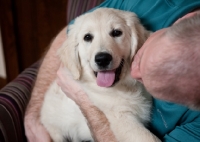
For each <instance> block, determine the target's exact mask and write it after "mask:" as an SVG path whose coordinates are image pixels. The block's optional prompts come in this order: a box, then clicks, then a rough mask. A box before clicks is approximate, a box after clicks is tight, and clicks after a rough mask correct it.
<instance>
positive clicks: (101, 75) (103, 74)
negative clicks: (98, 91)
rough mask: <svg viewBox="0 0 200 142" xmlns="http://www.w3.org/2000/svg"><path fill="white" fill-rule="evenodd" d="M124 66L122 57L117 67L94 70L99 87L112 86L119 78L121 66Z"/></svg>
mask: <svg viewBox="0 0 200 142" xmlns="http://www.w3.org/2000/svg"><path fill="white" fill-rule="evenodd" d="M123 66H124V59H122V60H121V62H120V64H119V67H118V68H116V69H114V70H101V71H99V72H94V74H95V76H96V77H97V80H96V82H97V85H98V86H100V87H112V86H113V85H115V84H116V83H117V82H118V81H119V80H120V75H121V71H122V68H123Z"/></svg>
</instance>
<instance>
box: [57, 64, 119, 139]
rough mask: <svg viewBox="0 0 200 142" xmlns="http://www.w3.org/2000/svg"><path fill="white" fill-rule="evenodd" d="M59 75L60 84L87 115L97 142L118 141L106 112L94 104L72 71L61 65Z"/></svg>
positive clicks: (58, 81)
mask: <svg viewBox="0 0 200 142" xmlns="http://www.w3.org/2000/svg"><path fill="white" fill-rule="evenodd" d="M57 75H58V78H57V83H58V85H59V86H61V88H62V90H63V92H64V93H65V94H66V95H67V96H68V97H69V98H71V99H72V100H74V102H76V104H77V105H78V106H79V108H80V109H81V111H82V113H83V115H84V116H85V117H86V119H87V122H88V126H89V128H90V131H91V133H92V135H93V138H94V140H95V141H96V142H117V140H116V138H115V136H114V134H113V132H112V130H111V128H110V123H109V121H108V119H107V118H106V116H105V114H104V113H103V112H102V111H101V110H99V109H98V108H97V107H96V106H94V105H93V103H92V102H91V101H90V100H89V98H88V96H87V94H86V93H85V92H84V90H83V89H82V88H81V86H80V85H79V83H78V82H76V81H75V80H74V79H73V77H72V75H71V73H70V72H69V71H68V70H67V69H66V68H65V67H63V66H62V65H61V67H60V69H59V70H58V72H57Z"/></svg>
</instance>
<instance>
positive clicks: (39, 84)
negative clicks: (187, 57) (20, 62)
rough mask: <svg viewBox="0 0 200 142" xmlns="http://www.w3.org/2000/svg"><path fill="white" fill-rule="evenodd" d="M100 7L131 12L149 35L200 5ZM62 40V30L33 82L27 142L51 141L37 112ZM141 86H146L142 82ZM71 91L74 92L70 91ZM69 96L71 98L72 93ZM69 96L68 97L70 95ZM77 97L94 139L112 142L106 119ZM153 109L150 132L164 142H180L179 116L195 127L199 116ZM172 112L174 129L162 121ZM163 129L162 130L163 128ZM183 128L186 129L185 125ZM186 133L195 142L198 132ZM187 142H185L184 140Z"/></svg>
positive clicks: (109, 1) (114, 2) (111, 1)
mask: <svg viewBox="0 0 200 142" xmlns="http://www.w3.org/2000/svg"><path fill="white" fill-rule="evenodd" d="M102 6H103V7H112V8H118V9H121V10H130V11H133V12H135V13H136V14H137V15H138V16H139V18H141V21H142V23H143V24H144V25H145V26H146V28H148V29H149V30H152V31H156V30H158V29H161V28H165V27H168V26H170V25H171V24H172V23H173V22H175V20H176V19H178V18H179V17H181V16H183V15H185V14H187V13H188V12H190V11H192V10H194V9H195V8H198V7H200V2H199V1H198V0H196V1H195V0H193V1H188V0H185V1H184V0H183V1H175V0H174V1H173V0H172V1H164V0H153V1H151V0H149V1H145V2H144V1H140V0H132V1H131V0H123V1H122V0H106V1H105V2H104V3H103V4H102V5H100V6H99V7H102ZM65 37H66V35H65V30H63V31H62V32H61V34H60V35H58V37H57V39H55V40H54V43H53V44H52V46H51V48H50V50H49V52H48V53H47V55H46V57H45V59H44V61H43V64H42V66H41V69H40V71H39V74H38V79H37V81H36V86H35V88H34V90H33V93H32V97H31V100H30V103H29V107H28V109H27V113H26V117H25V127H26V134H27V137H28V139H29V141H30V142H32V141H33V142H35V141H37V142H40V141H41V142H45V141H50V138H49V136H48V134H47V133H46V131H45V129H44V128H43V126H42V125H41V124H40V122H39V111H40V108H41V104H42V101H43V98H44V92H45V91H46V90H47V88H48V86H49V84H50V83H51V81H52V80H53V79H54V78H55V77H56V70H57V68H58V67H59V63H60V62H59V60H58V58H57V57H56V56H55V54H56V53H55V52H56V50H57V49H58V48H59V46H60V45H61V42H63V41H64V40H65ZM133 69H134V68H133ZM59 71H60V73H61V76H64V75H62V69H61V70H59ZM47 72H48V73H47ZM44 74H45V75H44ZM133 76H134V75H133ZM67 77H68V79H69V82H70V85H72V87H75V89H76V90H78V86H77V84H76V83H74V82H73V81H72V82H71V80H70V76H67ZM138 78H141V77H139V76H138ZM63 80H64V79H63ZM64 81H65V80H64ZM143 82H144V84H145V81H144V80H143ZM73 84H74V85H73ZM65 89H66V88H65ZM70 89H71V90H73V89H72V88H70ZM63 90H64V88H63ZM67 91H68V90H67V89H66V92H67ZM71 93H72V94H73V92H71ZM71 93H69V95H70V94H71ZM80 93H81V88H80V92H79V97H81V98H82V99H81V100H79V97H78V98H77V96H73V95H72V96H71V98H72V99H74V100H75V102H76V103H77V104H78V105H80V108H81V110H82V111H83V113H84V110H85V116H86V117H87V119H88V121H89V124H90V127H91V128H92V129H91V130H92V131H93V133H94V134H95V135H94V136H95V137H96V139H97V140H98V141H115V138H114V136H113V134H112V131H111V130H110V129H109V123H108V122H107V121H106V120H107V119H106V117H105V115H103V114H102V112H101V111H99V110H98V109H97V108H95V107H94V106H93V104H91V102H90V101H89V99H88V98H87V95H85V94H84V93H81V94H82V95H80ZM74 94H77V92H75V93H74ZM84 102H85V103H84ZM85 104H86V105H85ZM82 105H83V106H82ZM84 105H85V106H84ZM162 106H165V108H162ZM154 107H155V109H154V111H153V116H152V131H153V132H154V133H155V134H157V136H159V137H160V138H162V139H163V140H166V141H173V140H174V139H176V138H177V140H180V139H179V138H180V136H179V135H176V134H177V133H178V134H181V135H182V133H180V131H177V129H176V127H175V126H176V125H175V124H178V123H179V122H178V120H179V119H177V120H176V118H180V116H181V115H184V118H185V117H187V118H189V119H191V120H190V121H189V120H188V119H187V121H188V123H189V122H192V123H194V122H195V123H197V122H196V119H195V118H196V117H197V116H198V113H196V112H191V111H187V110H188V109H187V108H185V107H182V106H177V105H175V104H169V103H165V102H162V101H160V100H154ZM88 108H90V109H91V108H92V110H93V112H94V113H95V115H93V114H90V113H89V112H87V109H88ZM166 108H169V110H165V109H166ZM163 110H165V111H163ZM176 110H177V111H176ZM182 110H183V111H182ZM171 112H174V113H175V115H179V116H177V117H176V118H174V117H173V118H172V121H171V122H170V123H175V124H173V125H172V124H168V121H167V123H166V120H165V118H164V116H165V115H167V114H171ZM176 112H178V113H176ZM187 112H188V113H187ZM190 113H191V114H190ZM186 114H188V116H186ZM92 116H96V117H95V118H93V117H92ZM168 117H169V116H168ZM170 117H172V116H170ZM96 120H101V121H102V120H105V121H103V123H102V124H103V125H105V126H106V127H104V129H103V130H102V129H101V127H99V126H101V125H99V124H98V123H96V122H97V121H96ZM167 120H168V119H167ZM192 120H193V121H192ZM194 120H195V121H194ZM184 123H185V124H188V123H187V122H186V121H184ZM182 124H183V123H182ZM162 125H164V126H163V127H162ZM181 126H182V125H181ZM170 127H174V128H170ZM183 127H185V125H184V126H183ZM93 128H95V130H94V129H93ZM96 128H98V129H96ZM99 128H100V130H99ZM181 128H182V127H181ZM188 128H190V129H192V128H193V127H192V126H188ZM190 129H189V130H190ZM97 130H98V131H97ZM105 130H107V131H105ZM109 130H110V131H109ZM172 130H175V131H172ZM181 130H183V131H184V130H185V129H181ZM96 133H97V134H96ZM99 133H100V135H99ZM185 133H186V134H187V136H188V137H190V138H193V137H194V136H195V137H194V139H195V140H196V139H197V138H196V135H195V134H198V132H197V131H195V134H190V133H189V131H187V132H185ZM101 134H102V135H101ZM103 136H105V137H103ZM176 136H177V137H176ZM197 136H198V135H197ZM189 140H190V139H189ZM186 141H188V140H187V139H186Z"/></svg>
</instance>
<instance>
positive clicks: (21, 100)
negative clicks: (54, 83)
mask: <svg viewBox="0 0 200 142" xmlns="http://www.w3.org/2000/svg"><path fill="white" fill-rule="evenodd" d="M39 65H40V62H37V63H35V64H33V65H32V66H31V67H29V68H27V69H26V70H24V71H23V72H22V73H21V74H19V75H18V76H17V78H16V79H14V80H13V81H12V82H10V83H9V84H7V85H6V86H5V87H4V88H2V89H1V90H0V142H26V141H27V140H26V137H25V131H24V113H25V109H26V106H27V104H28V101H29V99H30V95H31V91H32V87H33V85H34V82H35V79H36V76H37V71H38V68H39Z"/></svg>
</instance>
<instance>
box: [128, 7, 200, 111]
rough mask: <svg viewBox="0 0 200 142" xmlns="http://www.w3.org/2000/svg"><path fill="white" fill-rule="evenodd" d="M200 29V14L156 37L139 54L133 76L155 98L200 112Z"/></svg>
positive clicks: (191, 14)
mask: <svg viewBox="0 0 200 142" xmlns="http://www.w3.org/2000/svg"><path fill="white" fill-rule="evenodd" d="M199 27H200V10H197V11H195V12H192V13H189V14H187V15H186V16H184V17H183V18H181V20H178V22H176V24H175V25H173V26H172V27H170V28H166V29H162V30H160V31H158V32H156V33H154V34H153V35H152V36H151V37H150V38H149V39H148V40H147V41H146V42H145V44H144V45H143V47H142V48H141V49H140V50H139V52H138V53H137V54H136V56H135V59H134V61H133V64H132V76H133V78H135V79H137V80H139V81H141V82H142V83H143V84H144V85H145V87H146V88H147V90H148V91H149V92H150V93H151V94H152V95H153V96H154V97H155V98H158V99H162V100H167V101H171V102H176V103H179V104H183V105H187V106H189V107H190V108H194V109H195V108H196V109H200V95H199V94H200V87H199V85H200V82H199V80H200V64H199V63H200V62H199V61H200V40H199V39H200V28H199ZM155 53H156V54H155Z"/></svg>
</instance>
